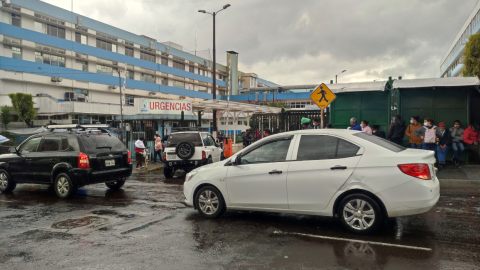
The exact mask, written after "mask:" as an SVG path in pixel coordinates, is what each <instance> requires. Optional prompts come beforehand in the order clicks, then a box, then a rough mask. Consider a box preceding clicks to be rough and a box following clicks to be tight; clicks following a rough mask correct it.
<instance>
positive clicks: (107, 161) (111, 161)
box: [105, 159, 115, 167]
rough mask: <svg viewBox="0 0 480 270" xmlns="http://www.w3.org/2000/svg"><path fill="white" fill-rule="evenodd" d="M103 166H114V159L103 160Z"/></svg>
mask: <svg viewBox="0 0 480 270" xmlns="http://www.w3.org/2000/svg"><path fill="white" fill-rule="evenodd" d="M105 166H106V167H110V166H115V159H109V160H105Z"/></svg>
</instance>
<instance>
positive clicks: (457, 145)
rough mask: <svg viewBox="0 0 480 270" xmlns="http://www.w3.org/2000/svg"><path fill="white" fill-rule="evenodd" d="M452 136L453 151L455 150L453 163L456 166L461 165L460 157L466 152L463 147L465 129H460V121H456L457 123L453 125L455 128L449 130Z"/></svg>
mask: <svg viewBox="0 0 480 270" xmlns="http://www.w3.org/2000/svg"><path fill="white" fill-rule="evenodd" d="M449 131H450V134H451V135H452V149H453V158H452V162H453V163H455V165H458V164H459V161H458V159H459V157H460V155H461V154H462V152H463V151H464V150H465V147H464V146H463V143H462V141H463V132H464V130H463V128H461V127H460V121H459V120H455V123H454V124H453V127H451V128H450V129H449Z"/></svg>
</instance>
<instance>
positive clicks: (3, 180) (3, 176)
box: [0, 173, 8, 189]
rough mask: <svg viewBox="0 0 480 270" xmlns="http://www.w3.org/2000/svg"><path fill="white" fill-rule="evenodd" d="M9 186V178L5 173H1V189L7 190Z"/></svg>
mask: <svg viewBox="0 0 480 270" xmlns="http://www.w3.org/2000/svg"><path fill="white" fill-rule="evenodd" d="M7 185H8V178H7V175H6V174H5V173H0V188H1V189H6V188H7Z"/></svg>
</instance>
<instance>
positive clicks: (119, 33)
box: [11, 0, 227, 72]
mask: <svg viewBox="0 0 480 270" xmlns="http://www.w3.org/2000/svg"><path fill="white" fill-rule="evenodd" d="M11 2H12V4H14V5H18V6H21V7H25V8H27V9H30V10H33V11H37V12H39V13H43V14H45V15H47V16H52V17H55V18H58V19H61V20H64V21H67V22H70V23H73V24H76V23H77V16H80V17H81V18H82V25H83V26H84V27H87V28H89V29H92V30H95V31H98V32H102V33H105V34H108V35H112V36H114V37H117V38H121V39H124V40H126V41H130V42H134V43H137V44H140V45H142V46H145V47H150V41H151V40H149V39H147V38H144V37H140V36H139V35H136V34H133V33H130V32H128V31H125V30H122V29H120V28H117V27H114V26H111V25H108V24H105V23H102V22H99V21H97V20H93V19H91V18H88V17H85V16H83V15H80V14H78V13H72V12H71V11H69V10H66V9H63V8H59V7H57V6H54V5H51V4H48V3H45V2H42V1H39V0H12V1H11ZM153 43H154V48H155V49H156V50H159V51H162V52H166V51H167V49H166V48H167V47H168V46H167V45H165V44H162V43H159V42H153ZM169 48H170V54H172V55H175V56H178V57H181V58H184V59H186V60H189V61H193V62H196V63H199V64H201V65H203V64H204V61H207V66H209V67H212V61H210V60H206V59H204V58H201V57H198V56H195V55H192V54H190V53H187V52H184V51H181V50H178V49H175V48H172V47H169ZM217 69H218V70H222V71H224V72H226V70H227V68H226V66H224V65H218V64H217Z"/></svg>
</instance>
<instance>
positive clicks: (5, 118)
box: [0, 106, 12, 130]
mask: <svg viewBox="0 0 480 270" xmlns="http://www.w3.org/2000/svg"><path fill="white" fill-rule="evenodd" d="M10 111H11V109H10V107H8V106H3V107H2V109H1V112H2V114H1V115H0V121H1V122H2V124H3V125H4V127H5V130H7V125H8V124H10V122H12V113H11V112H10Z"/></svg>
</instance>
